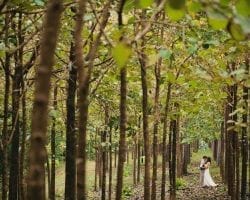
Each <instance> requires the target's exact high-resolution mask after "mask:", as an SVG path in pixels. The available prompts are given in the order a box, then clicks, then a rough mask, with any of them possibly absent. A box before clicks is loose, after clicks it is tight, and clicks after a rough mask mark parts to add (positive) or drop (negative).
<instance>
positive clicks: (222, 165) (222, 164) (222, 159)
mask: <svg viewBox="0 0 250 200" xmlns="http://www.w3.org/2000/svg"><path fill="white" fill-rule="evenodd" d="M220 134H221V138H220V143H221V144H220V145H221V151H220V175H221V177H222V180H223V182H224V181H225V130H224V122H221V133H220Z"/></svg>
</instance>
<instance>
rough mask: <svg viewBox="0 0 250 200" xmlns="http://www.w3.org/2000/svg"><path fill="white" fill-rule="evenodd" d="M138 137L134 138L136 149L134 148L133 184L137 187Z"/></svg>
mask: <svg viewBox="0 0 250 200" xmlns="http://www.w3.org/2000/svg"><path fill="white" fill-rule="evenodd" d="M137 137H138V136H137V135H135V137H134V148H133V154H134V156H133V184H134V186H135V185H136V162H137Z"/></svg>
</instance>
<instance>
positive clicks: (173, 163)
mask: <svg viewBox="0 0 250 200" xmlns="http://www.w3.org/2000/svg"><path fill="white" fill-rule="evenodd" d="M170 126H171V127H172V128H171V130H172V136H173V137H172V148H171V162H170V163H171V165H170V166H169V168H170V169H171V179H170V200H175V199H176V161H177V159H176V143H177V131H178V130H177V129H178V128H177V120H172V121H171V123H170Z"/></svg>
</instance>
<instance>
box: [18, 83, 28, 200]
mask: <svg viewBox="0 0 250 200" xmlns="http://www.w3.org/2000/svg"><path fill="white" fill-rule="evenodd" d="M26 132H27V114H26V88H25V82H24V80H23V78H22V144H21V152H20V180H19V186H20V199H22V200H25V197H26V193H25V192H26V191H25V178H24V169H25V167H24V165H25V163H26V162H25V161H26V159H25V158H26V156H25V153H26V145H25V144H26V135H27V133H26Z"/></svg>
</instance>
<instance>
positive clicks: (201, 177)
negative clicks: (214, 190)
mask: <svg viewBox="0 0 250 200" xmlns="http://www.w3.org/2000/svg"><path fill="white" fill-rule="evenodd" d="M206 161H207V156H203V157H202V159H201V162H200V185H201V186H203V182H204V172H205V163H206Z"/></svg>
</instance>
